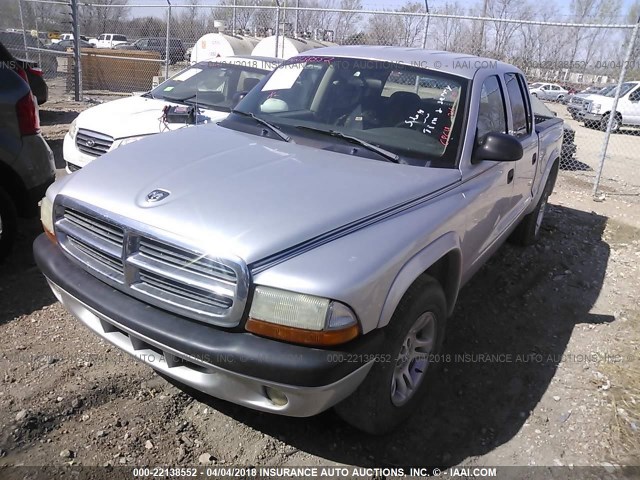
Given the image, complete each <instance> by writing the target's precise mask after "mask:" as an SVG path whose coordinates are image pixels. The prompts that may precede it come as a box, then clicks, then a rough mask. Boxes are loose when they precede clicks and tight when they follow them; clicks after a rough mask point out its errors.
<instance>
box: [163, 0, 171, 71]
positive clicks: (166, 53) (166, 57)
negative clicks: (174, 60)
mask: <svg viewBox="0 0 640 480" xmlns="http://www.w3.org/2000/svg"><path fill="white" fill-rule="evenodd" d="M167 4H168V5H169V6H168V7H167V39H166V42H167V43H166V45H165V49H164V79H165V80H166V79H167V78H169V62H170V61H171V55H170V53H169V30H170V27H171V2H170V1H169V0H167Z"/></svg>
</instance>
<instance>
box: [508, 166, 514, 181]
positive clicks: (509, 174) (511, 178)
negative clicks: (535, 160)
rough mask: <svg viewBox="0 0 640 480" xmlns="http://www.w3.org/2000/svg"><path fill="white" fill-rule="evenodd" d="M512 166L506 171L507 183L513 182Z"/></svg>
mask: <svg viewBox="0 0 640 480" xmlns="http://www.w3.org/2000/svg"><path fill="white" fill-rule="evenodd" d="M513 174H514V172H513V168H512V169H511V170H509V172H507V183H511V182H513Z"/></svg>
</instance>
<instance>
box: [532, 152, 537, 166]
mask: <svg viewBox="0 0 640 480" xmlns="http://www.w3.org/2000/svg"><path fill="white" fill-rule="evenodd" d="M537 160H538V154H537V153H534V154H533V157H531V165H535V164H536V161H537Z"/></svg>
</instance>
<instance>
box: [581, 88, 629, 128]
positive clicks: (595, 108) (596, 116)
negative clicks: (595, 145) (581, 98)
mask: <svg viewBox="0 0 640 480" xmlns="http://www.w3.org/2000/svg"><path fill="white" fill-rule="evenodd" d="M615 95H616V88H612V89H611V90H609V91H608V92H607V93H606V94H605V95H598V96H594V97H591V98H589V99H587V100H586V101H585V103H584V105H583V112H584V113H583V114H582V120H583V121H584V123H585V125H595V126H598V127H600V129H601V130H606V129H607V127H608V125H609V118H610V117H611V115H612V111H613V102H614V99H615ZM623 126H629V127H638V126H640V82H625V83H623V84H622V85H621V86H620V98H619V99H618V105H617V106H616V110H615V112H613V121H612V123H611V131H612V132H613V133H616V132H618V131H619V130H620V129H621V128H622V127H623Z"/></svg>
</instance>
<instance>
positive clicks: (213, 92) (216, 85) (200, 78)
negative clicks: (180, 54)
mask: <svg viewBox="0 0 640 480" xmlns="http://www.w3.org/2000/svg"><path fill="white" fill-rule="evenodd" d="M255 64H256V62H254V61H252V60H246V61H244V62H243V61H238V62H234V63H223V62H200V63H196V64H195V65H193V66H191V67H190V68H187V69H185V70H183V71H182V72H180V73H178V74H177V75H175V76H174V77H172V78H170V79H169V80H167V81H166V82H163V83H161V84H160V85H158V86H157V87H156V88H154V89H153V90H151V95H152V96H153V97H154V98H161V99H165V100H169V101H176V102H185V103H193V104H195V103H197V104H198V105H202V106H204V107H209V108H212V109H218V110H225V111H230V110H231V108H232V107H233V106H234V102H235V100H234V96H235V94H236V93H246V92H248V91H249V90H251V89H252V88H253V87H254V86H256V85H257V84H258V83H259V82H260V80H262V79H263V78H264V76H265V75H266V74H267V73H268V71H267V70H265V69H261V68H256V66H255Z"/></svg>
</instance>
